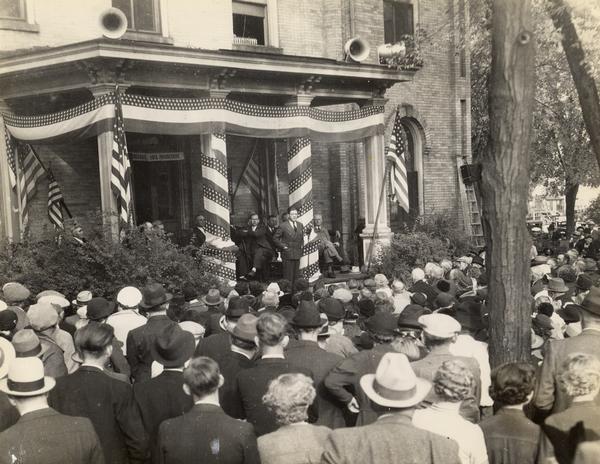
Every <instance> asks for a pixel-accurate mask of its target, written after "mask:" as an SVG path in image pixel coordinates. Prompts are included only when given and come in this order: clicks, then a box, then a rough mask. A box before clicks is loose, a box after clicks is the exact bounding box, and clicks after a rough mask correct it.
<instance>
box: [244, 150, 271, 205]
mask: <svg viewBox="0 0 600 464" xmlns="http://www.w3.org/2000/svg"><path fill="white" fill-rule="evenodd" d="M244 182H245V183H246V185H247V186H248V188H249V189H250V192H251V193H252V195H253V196H254V198H256V202H257V204H258V210H259V211H258V212H259V214H262V215H266V214H268V212H269V211H268V209H269V208H268V205H267V188H268V187H267V186H266V185H264V184H265V178H264V176H263V175H262V173H261V169H260V166H259V165H258V163H257V162H256V160H255V159H254V156H252V158H251V159H250V162H249V163H248V169H246V174H245V175H244Z"/></svg>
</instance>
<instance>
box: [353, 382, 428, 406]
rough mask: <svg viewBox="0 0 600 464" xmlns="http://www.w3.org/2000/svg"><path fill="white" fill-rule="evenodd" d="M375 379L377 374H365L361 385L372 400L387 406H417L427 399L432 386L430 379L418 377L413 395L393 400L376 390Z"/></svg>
mask: <svg viewBox="0 0 600 464" xmlns="http://www.w3.org/2000/svg"><path fill="white" fill-rule="evenodd" d="M374 381H375V374H366V375H363V376H362V377H361V378H360V386H361V388H362V389H363V391H364V392H365V394H366V395H367V396H368V397H369V399H370V400H371V401H373V402H374V403H377V404H378V405H380V406H384V407H387V408H409V407H411V406H416V405H417V404H419V403H420V402H421V401H423V400H424V399H425V397H426V396H427V394H428V393H429V391H430V390H431V386H432V385H431V383H430V382H429V381H427V380H425V379H421V378H419V377H417V382H416V385H415V393H414V394H413V395H412V396H411V397H409V398H407V399H405V400H391V399H389V398H384V397H383V396H381V395H380V394H379V393H377V392H376V391H375V389H374V388H373V383H374Z"/></svg>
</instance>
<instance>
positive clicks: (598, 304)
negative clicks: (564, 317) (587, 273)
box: [581, 287, 600, 316]
mask: <svg viewBox="0 0 600 464" xmlns="http://www.w3.org/2000/svg"><path fill="white" fill-rule="evenodd" d="M581 307H582V308H583V309H584V311H587V312H588V313H592V314H594V315H596V316H600V288H598V287H592V288H590V291H589V293H588V294H587V295H586V297H585V298H584V300H583V303H581Z"/></svg>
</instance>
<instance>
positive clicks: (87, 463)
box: [0, 408, 105, 464]
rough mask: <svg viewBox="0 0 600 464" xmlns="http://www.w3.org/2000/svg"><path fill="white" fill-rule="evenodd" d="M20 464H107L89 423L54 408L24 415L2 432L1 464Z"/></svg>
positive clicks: (87, 420) (0, 435)
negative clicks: (60, 412)
mask: <svg viewBox="0 0 600 464" xmlns="http://www.w3.org/2000/svg"><path fill="white" fill-rule="evenodd" d="M15 459H16V460H15ZM17 462H18V463H19V464H67V463H78V464H79V463H81V464H105V461H104V455H103V454H102V447H101V446H100V442H99V440H98V435H96V432H95V431H94V427H93V426H92V423H91V422H90V420H89V419H86V418H85V417H69V416H64V415H62V414H59V413H57V412H56V411H55V410H53V409H51V408H46V409H40V410H38V411H33V412H29V413H27V414H24V415H23V416H21V418H20V419H19V421H18V422H17V423H16V424H15V425H13V426H12V427H11V428H9V429H8V430H6V431H4V432H2V433H0V464H14V463H17Z"/></svg>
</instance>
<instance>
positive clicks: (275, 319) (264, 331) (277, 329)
mask: <svg viewBox="0 0 600 464" xmlns="http://www.w3.org/2000/svg"><path fill="white" fill-rule="evenodd" d="M286 329H287V322H286V320H285V319H284V318H283V317H281V316H280V315H279V314H273V313H267V314H261V316H260V317H259V318H258V322H257V323H256V332H257V333H258V340H259V343H260V345H261V346H262V347H276V346H278V345H280V344H282V343H283V341H284V340H285V339H286V333H287V330H286Z"/></svg>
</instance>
